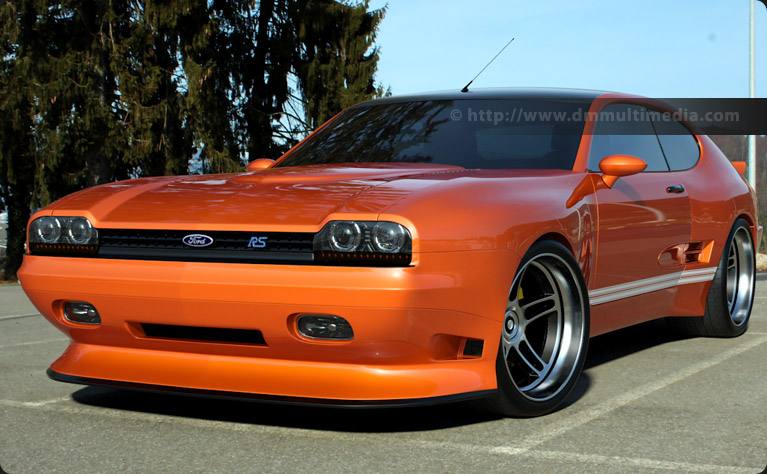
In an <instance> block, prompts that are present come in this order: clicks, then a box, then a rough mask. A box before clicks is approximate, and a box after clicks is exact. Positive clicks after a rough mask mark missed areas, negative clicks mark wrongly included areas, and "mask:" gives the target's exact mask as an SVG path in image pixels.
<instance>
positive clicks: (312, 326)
mask: <svg viewBox="0 0 767 474" xmlns="http://www.w3.org/2000/svg"><path fill="white" fill-rule="evenodd" d="M297 326H298V332H299V333H301V335H302V336H305V337H309V338H312V339H333V340H349V339H354V331H352V326H351V324H349V322H348V321H347V320H345V319H344V318H342V317H340V316H320V315H303V316H300V317H299V318H298V323H297Z"/></svg>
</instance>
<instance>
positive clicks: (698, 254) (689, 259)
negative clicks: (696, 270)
mask: <svg viewBox="0 0 767 474" xmlns="http://www.w3.org/2000/svg"><path fill="white" fill-rule="evenodd" d="M713 249H714V241H713V240H703V241H696V242H686V243H683V244H676V245H672V246H671V247H669V248H667V249H666V250H664V251H663V252H661V254H660V256H658V263H659V264H660V266H662V267H681V266H685V265H695V264H697V263H709V261H710V260H711V252H712V250H713Z"/></svg>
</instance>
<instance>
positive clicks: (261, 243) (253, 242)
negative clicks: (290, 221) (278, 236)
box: [248, 237, 269, 249]
mask: <svg viewBox="0 0 767 474" xmlns="http://www.w3.org/2000/svg"><path fill="white" fill-rule="evenodd" d="M268 238H269V237H251V238H250V243H249V244H248V248H254V249H262V248H264V247H266V239H268Z"/></svg>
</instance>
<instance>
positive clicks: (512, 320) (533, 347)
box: [501, 254, 588, 401]
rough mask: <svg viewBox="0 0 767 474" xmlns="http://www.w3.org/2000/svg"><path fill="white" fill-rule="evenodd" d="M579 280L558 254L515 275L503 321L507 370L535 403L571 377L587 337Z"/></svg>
mask: <svg viewBox="0 0 767 474" xmlns="http://www.w3.org/2000/svg"><path fill="white" fill-rule="evenodd" d="M582 294H583V292H582V289H581V285H580V280H579V279H578V277H577V276H576V275H575V273H574V272H573V270H572V269H571V268H570V266H569V265H568V264H567V263H565V261H564V260H562V258H561V257H559V256H558V255H555V254H541V255H538V256H536V257H535V258H533V259H532V260H530V261H528V262H527V263H526V264H525V266H524V267H522V269H521V270H520V271H519V272H518V273H517V277H516V279H515V281H514V284H513V285H512V287H511V292H510V294H509V300H508V303H507V305H506V314H505V317H504V322H503V334H502V337H501V348H502V351H503V357H504V361H505V362H506V364H505V365H506V370H507V372H508V374H509V377H510V378H511V380H512V381H513V382H514V384H515V385H516V387H517V389H519V391H520V393H521V394H522V395H524V396H525V397H526V398H528V399H530V400H532V401H546V400H549V399H551V398H553V397H555V396H557V395H558V394H559V393H560V392H561V391H562V389H563V388H564V387H565V386H566V385H567V384H568V382H569V381H570V379H571V378H572V377H573V375H574V373H575V370H576V368H577V365H578V364H577V361H578V357H579V355H580V354H581V351H582V347H583V344H584V342H585V338H587V337H588V334H585V307H584V304H585V302H584V301H583V297H582V296H581V295H582Z"/></svg>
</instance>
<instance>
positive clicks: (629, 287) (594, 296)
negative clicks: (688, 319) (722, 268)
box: [589, 267, 716, 306]
mask: <svg viewBox="0 0 767 474" xmlns="http://www.w3.org/2000/svg"><path fill="white" fill-rule="evenodd" d="M715 274H716V267H709V268H698V269H694V270H684V271H682V272H676V273H670V274H668V275H663V276H659V277H652V278H645V279H644V280H637V281H631V282H628V283H621V284H620V285H614V286H607V287H605V288H599V289H596V290H592V291H589V302H590V303H591V305H592V306H595V305H598V304H602V303H609V302H611V301H617V300H622V299H624V298H631V297H632V296H638V295H643V294H645V293H652V292H653V291H659V290H665V289H667V288H673V287H675V286H679V285H688V284H691V283H700V282H706V281H711V280H713V279H714V275H715Z"/></svg>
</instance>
